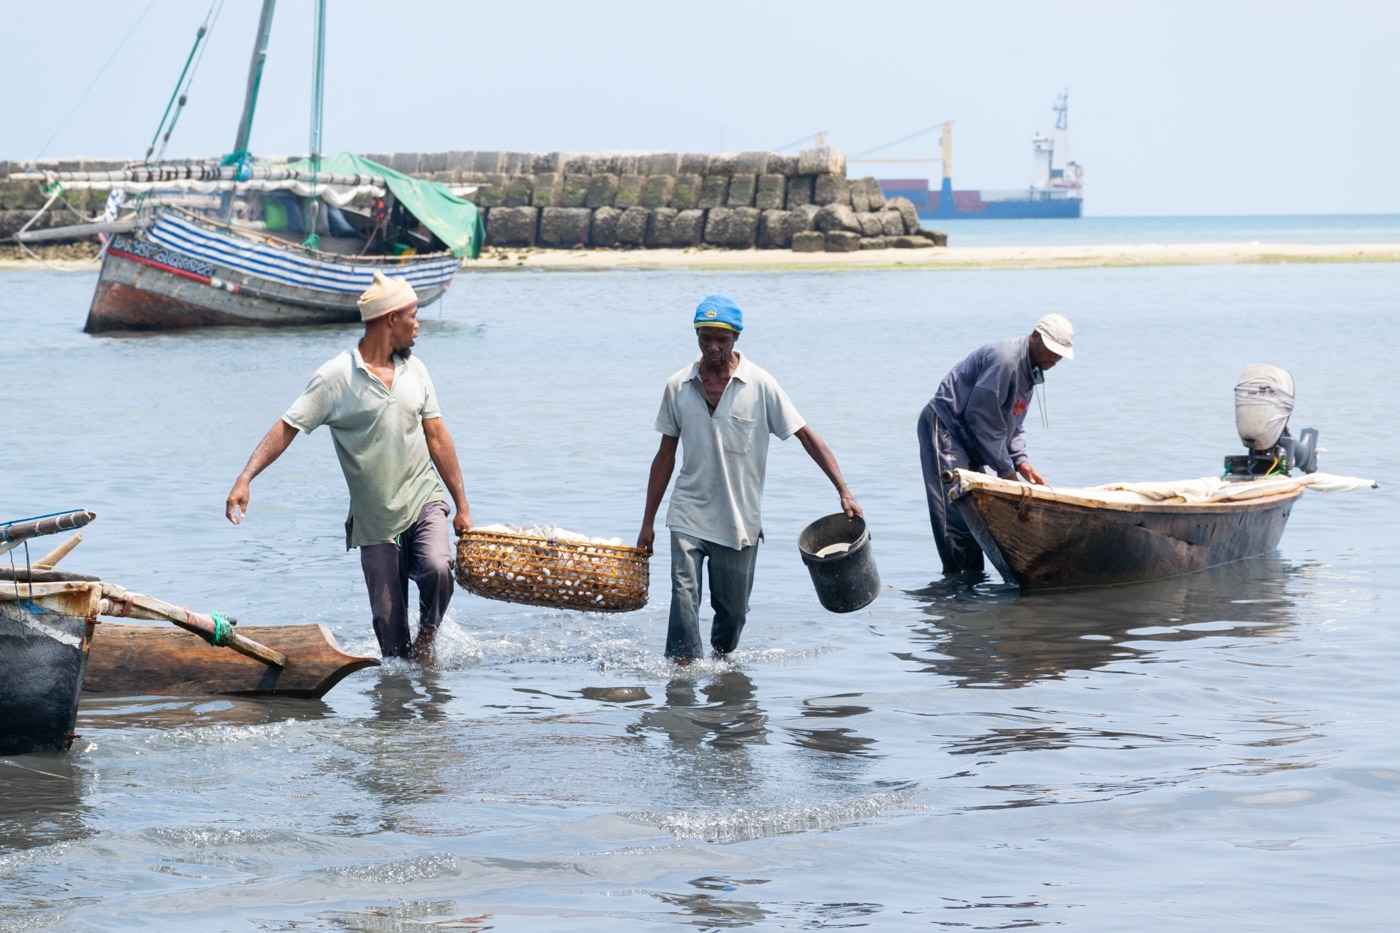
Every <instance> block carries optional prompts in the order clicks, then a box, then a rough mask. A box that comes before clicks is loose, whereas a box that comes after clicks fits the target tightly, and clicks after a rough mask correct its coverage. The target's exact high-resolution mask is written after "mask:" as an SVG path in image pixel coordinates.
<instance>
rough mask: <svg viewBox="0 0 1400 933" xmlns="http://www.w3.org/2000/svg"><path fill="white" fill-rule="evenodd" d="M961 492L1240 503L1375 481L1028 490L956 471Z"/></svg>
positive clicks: (1312, 479)
mask: <svg viewBox="0 0 1400 933" xmlns="http://www.w3.org/2000/svg"><path fill="white" fill-rule="evenodd" d="M957 474H958V485H959V487H960V488H961V489H962V490H964V491H965V490H967V489H969V488H971V487H974V486H982V487H986V488H996V489H1004V490H1011V491H1022V492H1030V491H1031V490H1036V491H1042V492H1046V493H1054V494H1056V495H1058V496H1063V497H1072V498H1074V499H1077V500H1081V501H1087V502H1091V503H1092V502H1095V501H1097V502H1119V503H1122V502H1168V501H1180V502H1240V501H1244V500H1248V499H1261V498H1264V497H1266V496H1276V495H1279V494H1281V493H1286V492H1291V491H1293V490H1295V489H1299V488H1302V489H1311V490H1314V491H1316V492H1353V491H1355V490H1358V489H1369V488H1372V487H1374V486H1375V485H1376V482H1375V480H1370V479H1359V478H1356V477H1351V476H1338V475H1336V474H1333V473H1307V474H1304V475H1303V476H1272V477H1268V478H1265V479H1256V480H1226V479H1222V478H1221V477H1218V476H1202V477H1199V478H1196V479H1181V480H1166V481H1162V482H1147V483H1105V484H1104V485H1102V486H1091V487H1074V486H1031V485H1029V484H1026V483H1021V482H1019V481H1017V480H1007V479H1000V478H998V477H996V476H992V475H991V474H989V473H977V472H973V471H970V470H958V471H957Z"/></svg>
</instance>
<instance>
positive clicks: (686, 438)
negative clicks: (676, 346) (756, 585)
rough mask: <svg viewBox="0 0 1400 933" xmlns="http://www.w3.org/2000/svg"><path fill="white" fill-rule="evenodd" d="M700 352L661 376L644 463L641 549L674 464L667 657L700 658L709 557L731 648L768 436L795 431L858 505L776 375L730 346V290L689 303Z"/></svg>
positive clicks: (747, 581)
mask: <svg viewBox="0 0 1400 933" xmlns="http://www.w3.org/2000/svg"><path fill="white" fill-rule="evenodd" d="M694 323H695V334H696V337H697V339H698V340H699V343H700V358H699V359H698V360H696V361H695V362H694V363H692V364H691V365H690V366H688V367H686V368H685V369H682V370H681V371H680V372H678V373H676V374H675V375H673V376H672V377H671V378H670V379H669V380H667V382H666V389H665V391H664V393H663V394H662V398H661V410H660V412H658V414H657V416H656V430H657V431H659V432H660V433H661V446H660V448H659V449H658V450H657V452H656V456H655V458H653V460H652V464H651V474H650V477H649V478H648V481H647V499H646V508H645V510H644V511H643V513H642V530H641V533H640V534H639V535H638V536H637V547H638V548H639V549H641V550H643V551H645V552H646V553H648V554H650V553H651V551H652V546H653V544H654V543H655V539H656V533H655V531H654V530H653V527H652V526H653V525H654V524H655V523H656V512H657V510H658V509H659V508H660V507H661V499H662V497H663V496H664V495H665V493H666V487H667V485H669V484H670V482H671V474H672V473H673V472H674V471H675V467H676V449H677V447H679V448H680V449H681V454H682V459H681V474H680V477H679V478H678V479H677V480H676V488H675V490H674V491H673V492H672V493H671V506H670V509H669V510H668V511H667V513H666V525H667V527H669V528H670V529H671V616H670V623H669V626H668V628H667V632H666V656H667V657H668V658H672V659H674V660H675V661H676V662H677V663H679V664H689V663H690V662H691V661H692V660H693V659H695V658H698V657H703V655H704V644H703V643H702V642H701V639H700V590H701V583H700V575H701V571H702V568H703V566H704V564H705V563H706V562H707V561H708V563H709V581H710V606H711V607H712V608H713V609H714V613H715V616H714V621H713V623H712V624H711V627H710V646H711V647H712V648H713V649H714V652H715V655H716V656H723V655H726V654H728V653H729V652H731V651H733V650H734V649H735V648H737V647H739V636H740V634H741V633H742V632H743V629H744V622H745V620H746V619H747V617H748V611H749V593H750V592H751V591H752V590H753V577H754V567H755V563H756V560H757V558H758V542H759V541H760V540H762V538H763V523H762V518H761V516H760V506H761V504H762V501H763V480H764V475H765V473H766V470H767V464H768V437H769V435H770V434H773V435H777V437H778V438H779V439H780V440H787V439H788V438H789V437H791V436H793V435H796V436H797V439H798V440H799V441H801V442H802V447H803V449H804V450H806V451H807V454H808V455H809V456H810V457H811V458H812V460H813V461H815V462H816V464H817V466H819V467H821V470H822V472H823V473H825V474H826V475H827V478H829V479H830V480H831V482H832V484H833V485H835V486H836V490H837V492H839V493H840V495H841V511H842V512H844V513H845V514H846V517H847V518H854V517H855V516H857V515H861V514H862V512H861V509H860V506H859V505H857V504H856V500H855V497H854V496H852V495H851V491H850V488H849V487H848V486H847V485H846V481H845V479H843V478H842V476H841V468H840V467H839V466H838V465H837V463H836V457H835V456H834V455H833V454H832V453H831V450H830V449H829V448H828V447H827V446H826V443H825V442H824V441H823V440H822V439H821V437H819V436H818V435H817V432H816V431H813V430H812V429H811V428H810V427H809V426H808V425H807V423H806V422H805V421H803V420H802V416H801V415H799V414H798V413H797V409H796V408H794V407H793V404H792V402H791V401H789V400H788V397H787V394H786V393H784V392H783V390H782V388H781V387H780V386H779V385H778V382H777V380H776V379H774V378H773V377H772V376H770V375H769V374H768V373H767V372H765V371H764V370H762V369H760V368H758V367H757V366H755V365H754V364H753V363H752V362H751V361H750V360H749V359H748V358H747V357H745V356H742V355H741V354H740V353H739V352H738V351H737V350H735V349H734V345H735V343H737V342H738V340H739V335H740V333H741V332H742V331H743V329H744V315H743V312H742V311H741V310H740V309H739V306H738V305H737V304H735V303H734V300H733V299H732V298H729V297H728V296H726V295H708V296H706V297H705V299H704V300H703V301H701V302H700V306H699V307H698V308H696V309H695V320H694Z"/></svg>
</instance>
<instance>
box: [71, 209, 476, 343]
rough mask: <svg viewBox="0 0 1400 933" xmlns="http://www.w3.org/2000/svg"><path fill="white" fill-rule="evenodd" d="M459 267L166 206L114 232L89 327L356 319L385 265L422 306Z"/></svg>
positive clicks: (446, 260) (437, 256)
mask: <svg viewBox="0 0 1400 933" xmlns="http://www.w3.org/2000/svg"><path fill="white" fill-rule="evenodd" d="M459 265H460V261H459V260H458V259H456V258H455V257H454V256H452V255H451V254H450V253H432V254H423V255H417V254H413V255H407V256H403V257H399V258H390V257H374V256H369V257H358V256H346V255H341V254H335V253H318V252H314V251H308V250H304V249H301V248H299V247H297V246H296V245H295V244H288V243H285V242H282V241H279V240H275V239H269V238H267V237H265V236H253V235H251V234H249V233H247V232H246V231H231V230H229V229H227V228H223V227H220V226H218V225H216V224H214V223H212V222H210V221H208V220H205V219H202V218H199V217H195V216H194V215H190V214H186V213H183V212H180V211H175V210H164V211H161V212H160V213H158V214H157V215H156V218H155V220H154V221H153V222H152V223H151V225H150V226H149V227H147V228H146V229H144V230H141V231H138V232H136V233H133V234H118V235H117V236H114V237H113V238H112V240H111V242H110V243H109V244H108V246H107V251H106V253H105V254H104V256H103V259H102V271H101V272H100V273H99V275H98V282H97V290H96V292H95V293H94V294H93V299H92V305H91V307H90V308H89V310H88V318H87V323H86V324H85V325H84V327H83V330H84V331H86V332H87V333H90V334H95V333H102V332H104V331H130V330H174V329H180V328H190V327H208V326H216V325H232V326H240V327H296V326H305V325H311V324H353V323H357V322H359V320H360V312H359V308H358V304H357V302H358V298H359V296H360V294H361V293H362V292H363V291H364V289H365V288H367V287H368V286H369V284H370V282H371V280H372V277H373V274H374V273H375V272H376V271H380V272H383V273H385V274H386V275H390V276H397V277H401V278H404V279H406V280H407V281H408V282H409V284H411V285H412V286H413V288H414V291H416V292H417V294H418V303H419V306H420V307H423V306H427V305H429V304H431V303H432V302H434V301H436V300H437V299H439V298H441V297H442V295H443V293H444V292H445V291H446V290H447V286H448V285H450V284H451V282H452V278H453V276H454V275H455V273H456V270H457V268H458V267H459Z"/></svg>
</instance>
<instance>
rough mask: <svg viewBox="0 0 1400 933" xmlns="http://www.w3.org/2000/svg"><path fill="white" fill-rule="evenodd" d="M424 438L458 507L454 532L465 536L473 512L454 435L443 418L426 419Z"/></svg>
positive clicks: (453, 518) (469, 529)
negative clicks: (464, 485)
mask: <svg viewBox="0 0 1400 933" xmlns="http://www.w3.org/2000/svg"><path fill="white" fill-rule="evenodd" d="M423 437H424V438H425V439H426V440H427V442H428V456H430V457H432V458H433V466H435V467H437V471H438V476H440V477H442V482H443V485H445V486H446V487H447V494H448V495H449V496H451V497H452V502H453V504H454V505H455V506H456V507H457V514H456V515H454V516H453V517H452V530H453V531H455V532H456V533H457V534H459V535H460V534H465V533H466V532H468V531H471V530H472V510H471V506H469V505H468V504H467V493H466V490H465V489H464V487H463V485H462V467H461V464H459V463H458V462H457V445H456V444H454V443H453V442H452V435H451V434H450V433H448V430H447V425H445V424H443V423H442V419H441V418H427V419H424V421H423Z"/></svg>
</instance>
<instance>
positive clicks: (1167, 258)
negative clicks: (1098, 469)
mask: <svg viewBox="0 0 1400 933" xmlns="http://www.w3.org/2000/svg"><path fill="white" fill-rule="evenodd" d="M1288 262H1308V263H1318V262H1400V243H1334V244H1298V243H1171V244H1156V243H1152V244H1106V245H1100V246H969V247H958V246H949V247H930V248H927V249H871V250H860V251H859V252H854V253H794V252H792V251H791V250H756V249H751V250H720V249H637V250H523V249H522V250H508V249H488V250H487V251H485V252H483V253H482V254H481V258H480V259H479V260H477V261H476V262H474V263H469V264H468V265H467V268H468V269H474V270H489V269H493V268H500V269H515V268H527V269H547V270H560V271H566V270H567V271H579V270H584V269H684V270H700V269H724V270H754V271H764V272H773V271H784V270H815V269H826V270H832V269H1077V268H1108V267H1135V266H1136V267H1140V266H1205V265H1233V264H1242V263H1288Z"/></svg>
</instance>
